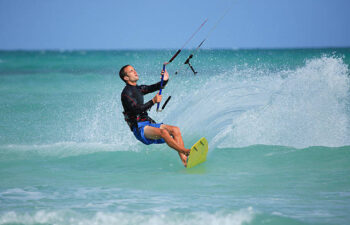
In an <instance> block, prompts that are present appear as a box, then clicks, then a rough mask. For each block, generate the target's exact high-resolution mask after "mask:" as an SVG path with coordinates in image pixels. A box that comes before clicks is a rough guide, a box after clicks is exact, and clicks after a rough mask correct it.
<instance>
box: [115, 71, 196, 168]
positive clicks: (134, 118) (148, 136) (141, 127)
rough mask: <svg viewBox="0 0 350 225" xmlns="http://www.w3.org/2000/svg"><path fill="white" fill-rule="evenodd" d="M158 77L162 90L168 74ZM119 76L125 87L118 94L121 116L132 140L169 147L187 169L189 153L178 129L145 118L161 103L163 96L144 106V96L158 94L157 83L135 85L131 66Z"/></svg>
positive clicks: (158, 87)
mask: <svg viewBox="0 0 350 225" xmlns="http://www.w3.org/2000/svg"><path fill="white" fill-rule="evenodd" d="M161 75H164V81H163V87H164V86H165V85H166V84H167V82H168V79H169V74H168V72H167V71H162V73H161ZM119 76H120V78H121V79H122V80H123V81H124V82H125V84H126V86H125V88H124V90H123V91H122V93H121V100H122V104H123V108H124V112H123V114H124V117H125V121H126V122H127V123H128V125H129V127H130V129H131V131H132V132H133V133H134V135H135V137H136V138H137V139H138V140H139V141H141V142H142V143H144V144H146V145H149V144H163V143H167V145H168V146H169V147H171V148H173V149H175V150H176V151H178V153H179V156H180V158H181V161H182V163H183V164H184V166H185V167H186V166H187V162H186V161H187V156H188V154H189V153H190V149H186V148H185V146H184V142H183V140H182V136H181V132H180V129H179V128H178V127H175V126H170V125H166V124H162V123H156V122H155V121H154V120H153V119H151V118H150V117H149V116H148V114H147V110H150V109H151V107H152V106H153V105H154V104H156V103H159V102H161V100H162V96H161V95H159V94H156V96H154V97H153V98H152V99H151V100H149V101H148V102H146V103H144V98H143V96H144V95H146V94H148V93H152V92H155V91H158V90H160V88H162V87H161V84H160V82H158V83H156V84H153V85H137V81H138V80H139V76H138V74H137V72H136V70H135V69H134V67H132V66H130V65H126V66H123V67H122V68H121V69H120V71H119Z"/></svg>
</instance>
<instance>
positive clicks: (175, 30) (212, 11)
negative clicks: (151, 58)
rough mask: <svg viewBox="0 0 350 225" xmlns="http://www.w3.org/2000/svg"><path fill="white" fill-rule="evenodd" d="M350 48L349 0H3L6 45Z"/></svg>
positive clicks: (2, 44)
mask: <svg viewBox="0 0 350 225" xmlns="http://www.w3.org/2000/svg"><path fill="white" fill-rule="evenodd" d="M231 5H232V9H231V10H230V11H229V13H228V14H227V15H226V17H225V18H224V19H223V20H222V22H221V23H220V24H219V25H218V27H217V29H216V30H215V31H214V32H213V33H212V34H211V35H210V37H209V38H208V40H207V41H206V43H205V45H204V46H203V48H293V47H297V48H302V47H349V46H350V13H349V9H350V1H349V0H211V1H209V0H202V1H200V0H172V1H170V0H148V1H146V0H129V1H127V0H123V1H120V0H114V1H112V0H0V49H4V50H9V49H28V50H33V49H164V48H173V49H176V48H179V47H181V46H182V45H183V43H184V42H185V41H186V40H187V38H188V37H189V36H191V34H192V32H193V31H194V30H195V29H196V28H197V27H198V26H199V25H200V24H201V23H202V22H203V21H204V19H206V18H208V22H207V24H206V25H205V27H204V28H203V29H202V30H201V32H200V33H198V34H197V36H196V37H195V39H193V40H192V41H191V42H190V43H189V44H188V46H187V47H188V48H193V47H195V46H196V45H198V43H199V42H200V41H201V40H202V39H203V38H204V37H205V36H206V34H207V32H208V31H209V30H210V29H211V27H212V26H213V25H214V24H215V23H216V21H217V20H218V19H219V18H220V17H221V16H222V14H223V13H224V12H225V10H226V9H227V8H228V7H230V6H231Z"/></svg>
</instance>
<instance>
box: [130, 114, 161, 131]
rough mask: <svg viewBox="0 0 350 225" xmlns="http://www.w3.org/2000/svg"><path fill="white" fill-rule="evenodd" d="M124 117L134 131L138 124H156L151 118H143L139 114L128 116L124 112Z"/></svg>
mask: <svg viewBox="0 0 350 225" xmlns="http://www.w3.org/2000/svg"><path fill="white" fill-rule="evenodd" d="M123 115H124V120H125V121H126V123H127V124H128V125H129V127H130V130H131V131H133V127H135V126H136V127H138V126H137V123H138V122H144V121H149V122H151V123H156V122H155V121H154V120H153V119H152V118H151V117H149V116H146V117H142V115H140V114H137V115H128V113H127V112H123Z"/></svg>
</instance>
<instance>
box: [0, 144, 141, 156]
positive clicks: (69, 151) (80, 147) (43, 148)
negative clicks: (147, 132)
mask: <svg viewBox="0 0 350 225" xmlns="http://www.w3.org/2000/svg"><path fill="white" fill-rule="evenodd" d="M0 151H1V152H3V153H5V152H7V153H16V152H22V153H23V152H26V153H35V154H39V155H42V156H54V157H69V156H76V155H86V154H92V153H95V152H114V151H136V152H137V151H140V144H138V143H137V142H132V143H128V144H127V145H123V143H118V144H106V143H98V142H96V143H88V142H86V143H79V142H57V143H52V144H23V145H19V144H10V145H1V146H0Z"/></svg>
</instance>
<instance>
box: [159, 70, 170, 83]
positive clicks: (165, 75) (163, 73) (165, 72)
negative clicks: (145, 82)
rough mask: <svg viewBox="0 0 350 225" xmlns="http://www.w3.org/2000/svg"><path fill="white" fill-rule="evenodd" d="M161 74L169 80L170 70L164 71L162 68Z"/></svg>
mask: <svg viewBox="0 0 350 225" xmlns="http://www.w3.org/2000/svg"><path fill="white" fill-rule="evenodd" d="M160 75H164V80H165V81H167V80H169V74H168V71H166V70H165V71H164V70H162V72H161V73H160Z"/></svg>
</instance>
